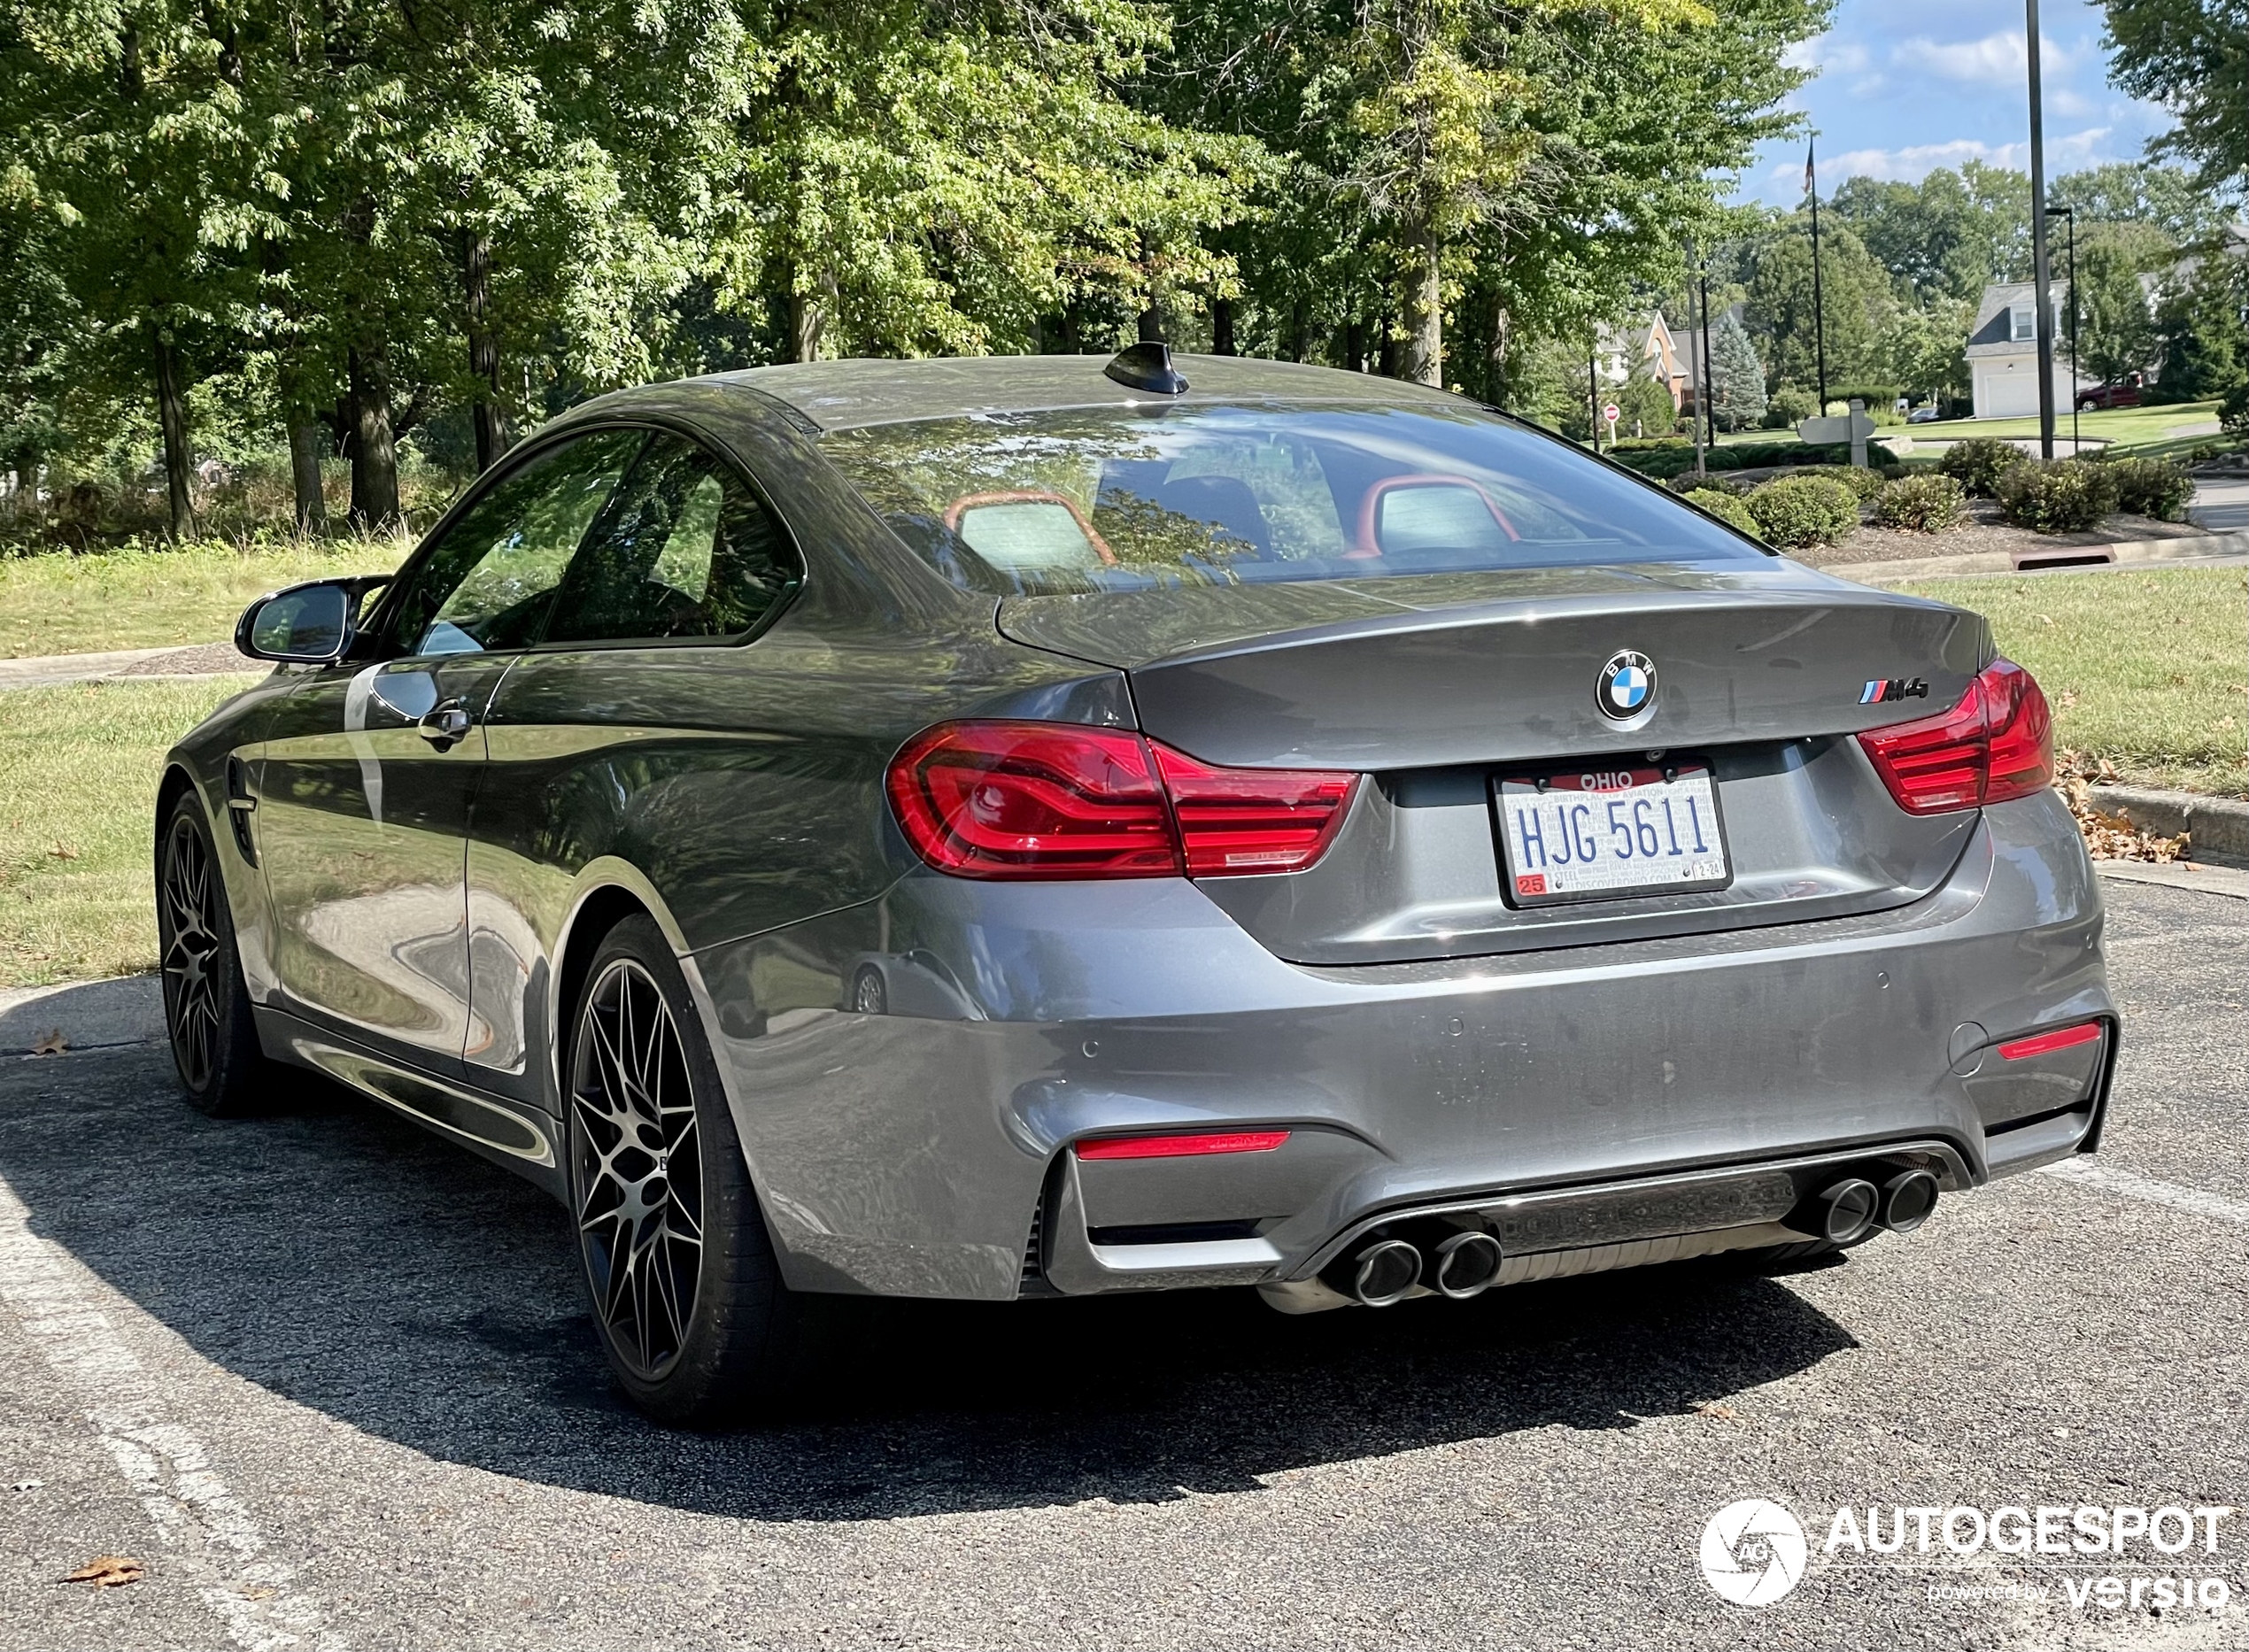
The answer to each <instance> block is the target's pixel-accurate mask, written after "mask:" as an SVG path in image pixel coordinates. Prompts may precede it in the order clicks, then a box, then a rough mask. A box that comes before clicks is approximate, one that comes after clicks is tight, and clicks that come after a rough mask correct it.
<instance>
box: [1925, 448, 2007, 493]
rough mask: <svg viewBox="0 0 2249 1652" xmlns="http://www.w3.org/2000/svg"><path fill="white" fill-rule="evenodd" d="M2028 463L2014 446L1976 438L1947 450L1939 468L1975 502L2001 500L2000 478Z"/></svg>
mask: <svg viewBox="0 0 2249 1652" xmlns="http://www.w3.org/2000/svg"><path fill="white" fill-rule="evenodd" d="M2028 463H2029V459H2026V458H2025V457H2024V456H2023V452H2022V450H2021V448H2019V447H2017V446H2016V445H2015V444H2013V443H2012V442H2003V441H2001V440H2000V439H1999V438H1998V436H1970V437H1968V439H1967V441H1965V442H1955V443H1953V444H1952V445H1951V447H1949V448H1947V449H1945V450H1944V458H1943V459H1939V460H1937V461H1936V467H1937V469H1939V470H1941V471H1943V472H1944V474H1945V475H1948V476H1950V477H1951V478H1952V480H1953V481H1955V482H1959V484H1960V486H1961V487H1963V488H1965V489H1966V490H1967V491H1968V493H1969V494H1970V495H1971V496H1973V497H1974V498H1979V499H1996V498H1998V497H1999V478H2000V477H2002V476H2004V475H2006V474H2007V472H2009V471H2010V470H2013V468H2014V467H2016V466H2017V465H2025V464H2028Z"/></svg>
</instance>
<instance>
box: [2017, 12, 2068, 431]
mask: <svg viewBox="0 0 2249 1652" xmlns="http://www.w3.org/2000/svg"><path fill="white" fill-rule="evenodd" d="M2022 15H2023V33H2024V34H2025V35H2027V36H2028V40H2027V42H2026V43H2027V44H2028V45H2029V48H2030V280H2031V283H2032V286H2033V288H2034V289H2035V290H2036V295H2037V305H2038V455H2039V457H2040V458H2042V459H2049V460H2050V459H2052V458H2053V456H2054V322H2053V297H2052V286H2051V282H2049V280H2048V278H2047V273H2046V123H2045V116H2044V111H2043V110H2042V109H2041V108H2040V107H2039V105H2040V104H2041V103H2042V102H2043V99H2042V98H2041V97H2040V96H2039V89H2038V0H2022ZM2076 384H2077V378H2076V368H2075V366H2074V365H2073V366H2072V367H2071V369H2070V400H2071V402H2072V403H2075V400H2076V399H2077V393H2076Z"/></svg>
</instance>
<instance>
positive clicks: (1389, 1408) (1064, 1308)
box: [0, 1046, 1855, 1520]
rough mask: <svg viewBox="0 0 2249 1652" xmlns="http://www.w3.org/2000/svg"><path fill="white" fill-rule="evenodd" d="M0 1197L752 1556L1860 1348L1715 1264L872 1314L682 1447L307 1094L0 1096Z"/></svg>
mask: <svg viewBox="0 0 2249 1652" xmlns="http://www.w3.org/2000/svg"><path fill="white" fill-rule="evenodd" d="M291 1082H292V1083H293V1084H296V1083H298V1081H295V1080H292V1081H291ZM0 1177H4V1178H5V1180H6V1182H7V1183H8V1184H9V1185H11V1186H12V1187H13V1188H14V1190H15V1192H16V1193H17V1196H18V1197H19V1198H20V1199H21V1200H22V1201H23V1203H24V1204H25V1206H26V1207H27V1209H28V1210H29V1212H30V1219H31V1225H32V1228H33V1231H35V1232H37V1233H39V1234H40V1235H41V1236H43V1237H44V1238H46V1239H50V1240H52V1241H54V1242H55V1243H57V1244H58V1245H60V1246H62V1247H65V1248H66V1249H67V1250H68V1251H69V1252H70V1253H71V1254H73V1255H74V1256H76V1257H77V1258H78V1259H79V1260H80V1261H81V1262H83V1263H84V1264H85V1265H86V1266H87V1267H89V1268H90V1269H91V1270H93V1271H94V1272H95V1273H96V1274H97V1275H99V1276H100V1277H101V1278H103V1279H104V1280H105V1281H106V1282H107V1283H108V1284H109V1285H112V1286H113V1287H114V1288H115V1289H117V1290H118V1291H119V1292H120V1293H123V1294H124V1295H125V1296H126V1297H128V1299H130V1300H131V1301H133V1302H134V1303H135V1305H136V1306H138V1307H139V1308H141V1309H142V1310H143V1311H144V1312H146V1313H147V1314H149V1315H151V1316H153V1317H154V1318H155V1319H156V1320H158V1322H160V1323H161V1324H164V1325H165V1326H166V1327H168V1328H169V1329H170V1330H171V1331H173V1332H175V1333H177V1334H178V1335H179V1336H180V1337H181V1338H182V1339H183V1340H184V1341H185V1342H186V1343H187V1344H188V1345H189V1347H191V1348H192V1349H194V1350H195V1351H196V1353H197V1354H198V1355H200V1356H201V1357H203V1358H204V1359H206V1360H208V1361H211V1362H212V1363H214V1364H216V1365H218V1366H220V1367H221V1368H223V1369H224V1370H228V1371H231V1372H234V1373H236V1374H237V1375H239V1376H241V1377H243V1378H247V1379H248V1380H249V1381H251V1382H252V1383H255V1384H257V1385H259V1386H261V1387H263V1388H265V1389H267V1391H269V1392H270V1393H274V1394H275V1395H278V1396H280V1397H282V1398H284V1399H286V1400H288V1401H292V1402H294V1403H296V1404H298V1405H304V1406H308V1407H313V1408H315V1409H319V1410H321V1411H322V1412H325V1413H327V1414H328V1415H330V1416H332V1417H336V1418H338V1419H340V1420H342V1421H344V1422H345V1423H347V1424H351V1425H352V1426H353V1427H355V1428H357V1429H359V1430H361V1431H363V1432H366V1433H367V1434H370V1435H373V1436H375V1437H377V1438H380V1439H384V1440H393V1441H396V1442H397V1443H398V1444H399V1445H402V1446H405V1447H410V1448H411V1449H413V1450H414V1451H417V1452H421V1453H425V1454H427V1455H430V1456H433V1457H437V1458H439V1459H443V1460H446V1461H450V1462H454V1463H462V1464H467V1465H469V1466H473V1467H475V1468H479V1469H483V1470H487V1471H491V1472H493V1473H498V1474H505V1475H512V1476H518V1477H521V1478H525V1479H528V1480H532V1481H537V1482H542V1483H545V1484H550V1485H554V1486H566V1487H570V1488H575V1489H580V1490H584V1491H591V1492H596V1493H599V1494H605V1495H609V1496H616V1497H623V1498H629V1499H633V1500H637V1501H645V1502H651V1503H657V1504H663V1505H668V1506H672V1507H676V1508H681V1509H692V1510H695V1511H699V1512H706V1513H713V1514H720V1515H726V1516H733V1517H746V1518H754V1519H763V1520H866V1519H883V1518H891V1517H903V1516H913V1515H928V1514H940V1513H951V1512H959V1511H963V1510H971V1509H1002V1508H1035V1507H1041V1506H1050V1505H1055V1504H1067V1503H1074V1502H1078V1501H1087V1500H1091V1499H1107V1500H1109V1501H1115V1502H1135V1501H1163V1500H1168V1499H1172V1498H1178V1497H1180V1496H1184V1495H1186V1494H1191V1493H1210V1492H1223V1491H1239V1490H1245V1489H1254V1488H1256V1486H1257V1485H1258V1484H1259V1483H1260V1479H1261V1477H1264V1476H1268V1475H1271V1474H1273V1473H1276V1472H1279V1471H1287V1470H1290V1469H1295V1468H1300V1467H1303V1466H1307V1465H1311V1464H1318V1463H1338V1462H1347V1461H1351V1460H1356V1459H1363V1458H1367V1457H1376V1456H1381V1455H1387V1454H1391V1453H1396V1452H1403V1451H1410V1450H1415V1449H1418V1448H1421V1447H1430V1446H1436V1445H1442V1444H1445V1443H1449V1442H1451V1441H1456V1440H1470V1439H1480V1438H1486V1437H1489V1436H1493V1435H1498V1434H1504V1433H1507V1432H1512V1431H1516V1430H1521V1429H1530V1428H1542V1427H1555V1426H1561V1427H1566V1428H1575V1429H1616V1428H1630V1427H1633V1426H1635V1425H1636V1424H1638V1422H1639V1421H1640V1420H1641V1419H1642V1418H1644V1417H1658V1416H1665V1415H1675V1414H1678V1413H1680V1412H1682V1411H1685V1410H1688V1409H1691V1408H1692V1407H1693V1406H1694V1405H1696V1403H1698V1402H1702V1401H1718V1400H1722V1399H1724V1398H1725V1397H1726V1396H1727V1395H1729V1394H1732V1393H1738V1392H1740V1391H1742V1390H1743V1389H1745V1388H1749V1387H1751V1386H1756V1385H1758V1384H1762V1383H1767V1382H1771V1381H1774V1380H1775V1379H1777V1378H1782V1377H1786V1376H1789V1375H1790V1374H1792V1373H1795V1372H1797V1371H1801V1370H1805V1369H1806V1368H1808V1367H1810V1366H1812V1365H1814V1364H1816V1363H1819V1362H1820V1360H1822V1359H1824V1358H1826V1357H1827V1356H1828V1355H1831V1354H1834V1353H1836V1352H1838V1351H1840V1350H1843V1349H1845V1348H1849V1347H1853V1346H1855V1345H1854V1343H1853V1341H1852V1339H1851V1336H1850V1334H1849V1332H1846V1331H1845V1330H1843V1327H1842V1326H1840V1325H1838V1324H1836V1322H1835V1321H1833V1320H1831V1319H1829V1318H1828V1317H1827V1316H1825V1315H1824V1314H1822V1313H1821V1312H1820V1311H1819V1309H1817V1308H1814V1307H1812V1305H1811V1304H1810V1303H1808V1302H1806V1301H1804V1300H1803V1299H1802V1298H1801V1297H1799V1296H1798V1295H1797V1294H1796V1293H1794V1292H1792V1291H1790V1290H1789V1289H1788V1288H1787V1286H1786V1285H1785V1284H1783V1283H1781V1282H1780V1281H1777V1280H1774V1279H1771V1278H1763V1277H1759V1276H1757V1275H1754V1274H1751V1273H1749V1272H1746V1271H1745V1270H1742V1269H1740V1268H1738V1267H1733V1266H1728V1265H1727V1264H1726V1263H1724V1262H1722V1261H1720V1262H1700V1263H1693V1262H1690V1263H1681V1264H1674V1265H1673V1266H1670V1267H1666V1268H1658V1269H1649V1270H1639V1271H1636V1272H1627V1273H1621V1274H1615V1275H1609V1276H1603V1277H1596V1278H1588V1279H1582V1280H1575V1281H1564V1282H1557V1283H1554V1284H1549V1285H1519V1286H1515V1287H1512V1288H1510V1289H1505V1290H1500V1291H1495V1292H1492V1293H1489V1294H1488V1295H1487V1296H1484V1297H1482V1298H1480V1299H1478V1300H1477V1301H1472V1302H1467V1303H1452V1302H1445V1301H1421V1302H1414V1303H1409V1304H1405V1305H1403V1306H1401V1307H1398V1308H1391V1309H1387V1310H1383V1311H1380V1312H1372V1311H1367V1310H1347V1311H1341V1312H1336V1313H1331V1314H1322V1315H1317V1316H1302V1317H1290V1316H1283V1315H1279V1314H1276V1313H1274V1312H1272V1311H1271V1310H1270V1309H1268V1308H1265V1307H1264V1304H1263V1303H1262V1302H1260V1301H1258V1299H1257V1298H1256V1295H1255V1293H1250V1292H1246V1291H1230V1292H1200V1293H1179V1294H1171V1295H1150V1296H1148V1297H1143V1298H1126V1299H1115V1300H1103V1301H1082V1300H1081V1301H1027V1302H1023V1303H1013V1304H991V1305H972V1304H940V1303H862V1304H857V1305H855V1306H854V1307H853V1308H850V1309H849V1310H847V1311H846V1334H845V1335H844V1336H843V1337H842V1338H841V1339H839V1351H838V1352H837V1353H835V1354H834V1355H831V1357H830V1358H829V1360H828V1361H827V1363H825V1365H824V1366H823V1370H822V1373H821V1377H820V1380H819V1382H818V1384H817V1393H818V1398H817V1400H816V1401H812V1402H809V1403H807V1404H804V1405H800V1407H798V1408H797V1409H796V1410H795V1412H794V1413H793V1414H792V1415H790V1416H787V1417H784V1418H782V1419H781V1420H779V1421H777V1422H775V1423H773V1424H769V1425H767V1426H766V1427H763V1428H761V1429H757V1430H751V1431H745V1432H739V1433H734V1434H723V1435H698V1434H690V1433H683V1432H669V1431H666V1430H663V1429H661V1428H658V1427H656V1426H654V1425H653V1424H649V1423H648V1422H646V1421H645V1420H644V1419H643V1418H641V1417H639V1416H638V1414H637V1413H635V1412H633V1411H631V1410H630V1409H628V1408H627V1407H626V1406H625V1405H624V1404H623V1403H622V1401H621V1400H620V1399H619V1398H618V1397H617V1395H616V1393H615V1392H614V1389H613V1387H612V1386H611V1384H610V1382H609V1379H608V1375H607V1368H606V1367H605V1365H604V1363H603V1361H602V1356H601V1352H600V1348H599V1343H598V1342H597V1340H596V1339H595V1337H594V1334H593V1332H592V1330H591V1326H590V1325H589V1324H588V1323H587V1320H586V1318H585V1315H584V1308H583V1306H582V1303H581V1299H580V1296H579V1293H578V1286H577V1284H576V1275H575V1272H574V1270H573V1267H572V1262H571V1258H570V1254H569V1251H568V1244H569V1234H568V1222H567V1220H566V1218H565V1217H564V1216H563V1214H562V1212H561V1210H560V1208H559V1207H558V1206H556V1205H554V1204H553V1202H552V1201H550V1200H548V1199H547V1198H546V1197H545V1195H544V1194H543V1193H539V1192H538V1191H537V1189H535V1188H533V1187H531V1186H529V1185H527V1184H524V1183H522V1182H520V1181H518V1180H516V1179H515V1178H514V1177H510V1176H509V1175H507V1174H506V1172H505V1171H502V1170H498V1169H496V1168H494V1167H492V1166H491V1165H488V1164H485V1163H484V1162H482V1161H480V1160H477V1159H475V1158H473V1157H471V1156H469V1155H468V1154H464V1153H460V1152H459V1151H457V1150H455V1149H453V1148H452V1147H449V1146H446V1145H444V1144H443V1143H441V1142H439V1141H437V1140H435V1139H432V1138H430V1137H429V1136H427V1135H425V1134H423V1133H422V1132H421V1131H418V1130H416V1129H415V1128H414V1127H413V1126H412V1125H410V1124H408V1123H405V1122H403V1121H401V1120H398V1119H395V1118H393V1117H391V1116H390V1115H387V1114H384V1113H383V1112H381V1111H380V1110H379V1109H377V1108H373V1107H372V1106H367V1105H363V1104H361V1103H360V1102H359V1101H358V1100H355V1099H353V1098H352V1097H350V1096H349V1095H346V1094H344V1092H340V1091H338V1090H336V1089H333V1088H332V1087H330V1086H328V1085H326V1084H325V1083H323V1082H321V1081H318V1080H312V1079H305V1080H303V1081H301V1085H300V1087H299V1088H298V1089H297V1090H296V1091H294V1092H292V1094H291V1096H290V1100H289V1101H288V1103H287V1104H286V1105H285V1107H284V1108H282V1110H280V1111H279V1112H277V1113H276V1114H275V1115H273V1116H268V1117H264V1118H256V1119H247V1120H236V1121H225V1122H220V1121H213V1120H208V1119H205V1118H201V1117H199V1116H197V1115H195V1114H193V1113H191V1112H189V1110H188V1109H187V1108H186V1107H185V1106H184V1105H183V1104H182V1103H181V1102H180V1101H179V1100H177V1099H176V1092H174V1088H173V1080H172V1076H171V1072H170V1069H169V1065H168V1062H167V1061H166V1056H165V1054H164V1052H163V1050H162V1049H161V1048H160V1047H150V1046H142V1047H140V1048H137V1049H134V1050H120V1051H115V1052H109V1053H96V1054H85V1055H77V1056H71V1057H66V1058H64V1059H61V1060H57V1061H21V1060H19V1061H14V1062H11V1063H8V1064H7V1066H6V1067H5V1068H0Z"/></svg>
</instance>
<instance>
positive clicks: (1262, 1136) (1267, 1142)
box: [1078, 1130, 1288, 1159]
mask: <svg viewBox="0 0 2249 1652" xmlns="http://www.w3.org/2000/svg"><path fill="white" fill-rule="evenodd" d="M1287 1139H1288V1132H1287V1131H1285V1130H1233V1131H1205V1132H1203V1133H1202V1134H1201V1135H1194V1136H1100V1137H1096V1138H1095V1139H1093V1140H1092V1141H1081V1142H1079V1143H1078V1157H1079V1158H1081V1159H1187V1158H1193V1157H1195V1156H1197V1155H1198V1154H1206V1153H1271V1151H1272V1150H1273V1149H1274V1148H1276V1147H1278V1146H1280V1145H1281V1143H1283V1142H1285V1141H1287Z"/></svg>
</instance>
